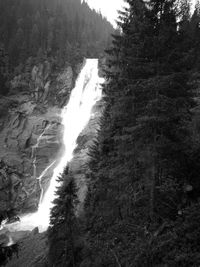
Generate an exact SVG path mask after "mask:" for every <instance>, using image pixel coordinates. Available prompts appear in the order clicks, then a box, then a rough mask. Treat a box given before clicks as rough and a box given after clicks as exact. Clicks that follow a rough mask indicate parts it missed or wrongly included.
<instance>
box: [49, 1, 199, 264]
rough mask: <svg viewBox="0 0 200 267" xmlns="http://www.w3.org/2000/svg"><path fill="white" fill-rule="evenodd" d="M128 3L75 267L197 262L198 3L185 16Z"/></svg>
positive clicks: (177, 8) (164, 7)
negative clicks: (81, 243) (191, 11)
mask: <svg viewBox="0 0 200 267" xmlns="http://www.w3.org/2000/svg"><path fill="white" fill-rule="evenodd" d="M126 2H127V3H128V5H129V7H128V8H125V9H124V11H121V12H120V14H119V22H118V25H119V27H120V31H119V34H118V35H114V36H113V43H112V46H111V47H110V49H108V50H107V65H106V68H105V78H106V81H107V82H106V84H105V85H104V88H103V91H104V94H105V97H104V100H105V103H106V104H105V105H106V106H105V111H104V115H103V117H102V119H101V129H100V131H99V135H98V138H97V140H96V142H95V143H94V145H93V146H92V148H91V149H90V157H91V161H90V163H89V166H88V167H89V170H88V173H87V177H88V193H87V199H86V201H85V213H84V215H82V216H81V217H80V216H79V217H77V220H80V219H81V220H83V222H84V224H83V225H84V228H83V229H82V231H80V232H79V235H80V236H79V238H82V239H83V240H84V243H83V246H82V249H81V251H80V252H79V255H78V256H77V257H78V258H79V257H81V259H82V261H81V263H80V262H79V261H78V262H76V263H74V265H73V266H81V267H83V266H87V267H90V266H91V267H94V266H97V267H100V266H102V267H103V266H107V267H108V266H109V267H111V266H113V267H116V266H124V267H125V266H131V267H134V266H137V267H139V266H141V267H144V266H147V267H149V266H153V267H155V266H197V265H198V264H199V256H200V251H199V245H198V244H199V242H200V238H199V234H198V231H199V226H198V224H199V213H198V209H199V196H200V183H199V179H200V177H199V171H198V170H199V168H200V162H199V159H198V157H199V151H200V143H199V139H198V137H199V123H198V120H197V115H196V113H195V112H197V110H198V101H197V100H198V95H199V93H198V90H199V89H198V86H197V84H198V78H197V77H198V75H197V73H198V72H199V56H198V53H199V51H200V43H199V36H200V27H199V22H200V8H199V7H200V5H199V3H197V5H196V8H195V11H194V13H193V15H192V16H190V5H189V1H187V0H182V1H176V0H159V1H157V0H150V1H148V2H147V1H142V0H127V1H126ZM74 214H75V209H74ZM74 214H73V216H74ZM73 216H72V218H74V217H73ZM67 220H68V219H67ZM67 220H66V221H67ZM54 224H55V223H54ZM55 225H56V224H55ZM68 227H70V226H69V224H68ZM80 229H81V228H79V230H80ZM56 231H59V227H57V228H56ZM61 231H62V230H61ZM59 232H60V231H59ZM76 233H78V231H77V232H76ZM76 238H77V239H78V237H76ZM53 244H55V243H52V242H51V241H50V247H51V246H52V245H53ZM69 253H70V249H69V250H67V251H65V254H66V257H67V255H69ZM78 258H77V259H78ZM56 260H57V257H56V255H55V257H54V259H53V262H55V261H56ZM57 266H59V265H57ZM67 266H70V265H67Z"/></svg>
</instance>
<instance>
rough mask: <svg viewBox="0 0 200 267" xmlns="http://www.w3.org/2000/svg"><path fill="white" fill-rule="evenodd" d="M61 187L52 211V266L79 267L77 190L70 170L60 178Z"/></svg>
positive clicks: (50, 242)
mask: <svg viewBox="0 0 200 267" xmlns="http://www.w3.org/2000/svg"><path fill="white" fill-rule="evenodd" d="M59 181H60V182H61V186H60V187H59V188H58V190H57V198H56V199H55V200H54V205H55V206H54V207H53V209H52V211H51V217H50V228H49V231H48V236H49V264H50V266H63V267H64V266H69V267H71V266H77V263H78V262H79V257H80V255H79V250H80V249H81V248H80V244H79V239H80V236H79V226H78V219H77V217H76V206H77V203H78V200H77V189H76V185H75V181H74V178H73V176H72V175H71V174H68V168H66V169H65V171H64V173H63V175H62V176H61V177H60V178H59Z"/></svg>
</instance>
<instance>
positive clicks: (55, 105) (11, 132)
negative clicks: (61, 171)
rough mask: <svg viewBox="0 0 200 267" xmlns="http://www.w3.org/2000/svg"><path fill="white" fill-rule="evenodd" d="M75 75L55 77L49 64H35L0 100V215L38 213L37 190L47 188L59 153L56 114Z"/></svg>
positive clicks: (68, 70)
mask: <svg viewBox="0 0 200 267" xmlns="http://www.w3.org/2000/svg"><path fill="white" fill-rule="evenodd" d="M76 76H77V73H76V72H75V71H73V70H72V68H71V66H67V67H66V68H64V69H63V70H62V71H61V72H59V73H55V72H54V73H53V72H52V70H51V63H50V62H48V61H45V62H44V63H40V64H39V65H37V66H33V68H32V70H31V72H30V73H29V75H28V77H27V75H26V78H25V76H24V75H18V76H16V77H15V78H14V79H13V80H12V82H11V91H10V94H9V95H8V96H7V97H4V98H1V99H0V104H1V105H0V106H1V107H0V148H1V149H0V214H1V215H3V216H4V217H7V216H8V217H12V216H14V214H20V213H24V212H28V211H34V210H36V209H37V206H38V203H39V198H40V192H41V188H42V189H45V188H46V187H47V185H48V181H49V178H50V177H51V174H52V170H53V168H54V166H55V164H56V159H57V158H59V153H60V152H61V145H62V125H61V123H60V122H61V119H60V112H61V108H62V106H63V105H64V104H65V103H66V102H67V99H68V97H69V93H70V91H71V89H72V87H73V85H74V80H75V78H76ZM49 165H51V166H50V167H49V168H47V167H48V166H49ZM42 173H43V174H44V176H43V177H42V179H41V180H40V179H38V178H40V175H41V174H42Z"/></svg>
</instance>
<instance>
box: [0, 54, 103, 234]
mask: <svg viewBox="0 0 200 267" xmlns="http://www.w3.org/2000/svg"><path fill="white" fill-rule="evenodd" d="M102 82H103V79H102V78H100V77H99V76H98V59H87V60H86V62H85V65H84V67H83V68H82V71H81V73H80V74H79V76H78V78H77V81H76V85H75V87H74V89H73V90H72V92H71V95H70V99H69V102H68V104H67V105H66V106H65V107H64V108H63V110H62V112H61V119H62V124H63V126H64V133H63V145H64V152H63V155H62V157H61V159H60V161H59V163H58V164H57V166H56V167H55V169H54V172H53V176H52V178H51V181H50V185H49V188H48V189H47V191H46V193H45V194H43V190H41V196H40V203H39V207H38V211H37V212H35V213H32V214H28V215H24V216H22V217H21V218H20V222H15V223H12V224H8V225H6V226H5V227H6V228H7V229H8V230H9V231H11V232H12V231H19V230H32V229H34V228H35V227H37V226H38V228H39V231H40V232H42V231H45V230H46V229H47V228H48V226H49V217H50V211H51V208H52V206H53V203H52V201H53V200H54V198H55V190H56V187H58V186H59V184H58V181H57V177H58V176H59V175H60V174H61V173H62V172H63V170H64V168H65V166H66V165H67V163H68V162H69V161H70V160H71V159H72V158H73V151H74V149H75V148H76V140H77V138H78V136H79V134H80V133H81V132H82V130H83V129H84V127H85V126H86V125H87V123H88V122H89V120H90V118H91V115H92V114H91V113H92V108H93V106H94V105H95V103H96V102H97V101H98V100H100V99H101V95H102V90H101V83H102ZM42 135H43V134H42ZM42 135H41V136H40V138H39V140H38V142H39V141H40V139H41V138H42ZM36 146H37V145H36ZM34 149H35V148H34ZM32 157H34V151H33V153H32ZM33 164H34V162H33ZM53 164H54V162H53V163H51V165H50V166H48V167H47V168H46V169H45V170H44V172H43V173H42V174H41V175H40V177H38V178H37V179H39V182H40V186H41V178H42V176H43V175H44V174H45V173H46V171H47V170H48V169H49V168H50V167H51V166H52V165H53ZM41 189H42V188H41Z"/></svg>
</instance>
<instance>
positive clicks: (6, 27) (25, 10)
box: [0, 0, 113, 94]
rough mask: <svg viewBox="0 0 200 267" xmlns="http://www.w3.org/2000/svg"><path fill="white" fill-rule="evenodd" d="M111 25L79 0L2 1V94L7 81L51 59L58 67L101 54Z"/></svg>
mask: <svg viewBox="0 0 200 267" xmlns="http://www.w3.org/2000/svg"><path fill="white" fill-rule="evenodd" d="M112 32H113V27H112V26H111V24H110V23H109V22H108V21H107V20H106V19H105V18H103V17H102V15H101V14H98V13H96V11H94V10H91V9H90V8H89V6H88V5H87V3H86V2H85V1H83V2H82V1H80V0H56V1H55V0H17V1H16V0H7V1H4V0H0V69H1V73H0V75H1V79H0V83H1V94H6V92H8V88H7V86H6V80H9V79H10V78H12V77H13V76H14V75H17V74H21V73H22V72H23V73H28V72H30V69H31V67H32V66H33V65H34V64H38V63H40V62H43V61H44V60H46V59H48V60H49V61H50V62H51V63H52V64H53V65H54V66H55V68H57V69H59V68H60V67H63V66H64V65H65V64H66V63H68V64H71V65H72V66H73V65H75V64H77V62H81V61H82V60H83V57H95V58H97V57H100V56H101V55H102V53H103V51H104V49H105V48H106V47H107V45H108V44H109V42H110V40H111V38H110V34H111V33H112Z"/></svg>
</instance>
